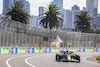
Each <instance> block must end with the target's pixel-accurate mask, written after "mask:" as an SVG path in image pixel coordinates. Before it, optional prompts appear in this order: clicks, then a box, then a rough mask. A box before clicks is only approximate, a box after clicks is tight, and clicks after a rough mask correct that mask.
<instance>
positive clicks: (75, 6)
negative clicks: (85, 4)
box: [72, 5, 80, 10]
mask: <svg viewBox="0 0 100 67" xmlns="http://www.w3.org/2000/svg"><path fill="white" fill-rule="evenodd" d="M72 10H80V8H79V6H77V5H74V6H73V7H72Z"/></svg>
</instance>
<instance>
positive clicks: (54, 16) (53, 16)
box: [39, 4, 63, 29]
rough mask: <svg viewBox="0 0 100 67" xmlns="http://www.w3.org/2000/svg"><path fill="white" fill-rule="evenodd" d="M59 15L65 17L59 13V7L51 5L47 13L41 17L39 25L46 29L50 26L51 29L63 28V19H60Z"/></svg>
mask: <svg viewBox="0 0 100 67" xmlns="http://www.w3.org/2000/svg"><path fill="white" fill-rule="evenodd" d="M59 15H63V14H61V13H60V12H59V7H57V6H56V5H52V4H50V5H49V7H48V8H46V10H45V13H44V14H41V15H40V16H39V17H40V18H39V20H40V22H39V23H40V25H41V26H43V27H44V28H47V27H48V26H49V28H50V29H52V28H59V27H62V25H63V19H62V18H60V17H59Z"/></svg>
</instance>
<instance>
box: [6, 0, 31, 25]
mask: <svg viewBox="0 0 100 67" xmlns="http://www.w3.org/2000/svg"><path fill="white" fill-rule="evenodd" d="M6 15H8V16H11V20H15V21H19V22H22V23H25V24H28V23H29V17H30V15H29V14H28V13H27V10H26V7H25V5H24V3H23V2H19V1H14V4H13V5H11V7H10V8H9V10H8V11H7V13H6Z"/></svg>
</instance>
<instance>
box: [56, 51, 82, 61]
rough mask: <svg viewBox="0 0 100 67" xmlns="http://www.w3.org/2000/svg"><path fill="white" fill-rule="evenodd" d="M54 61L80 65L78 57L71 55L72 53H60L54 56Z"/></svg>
mask: <svg viewBox="0 0 100 67" xmlns="http://www.w3.org/2000/svg"><path fill="white" fill-rule="evenodd" d="M56 61H57V62H61V61H75V62H77V63H80V56H79V55H77V54H73V52H72V51H61V52H60V54H56Z"/></svg>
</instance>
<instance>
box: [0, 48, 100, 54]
mask: <svg viewBox="0 0 100 67" xmlns="http://www.w3.org/2000/svg"><path fill="white" fill-rule="evenodd" d="M67 49H68V50H69V51H73V52H100V48H38V47H0V54H1V55H2V54H26V53H59V52H60V51H66V50H67Z"/></svg>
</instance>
